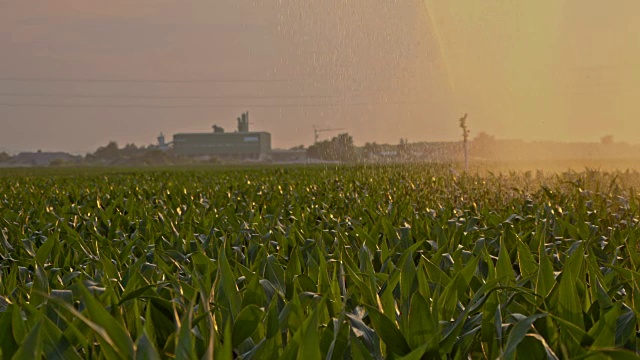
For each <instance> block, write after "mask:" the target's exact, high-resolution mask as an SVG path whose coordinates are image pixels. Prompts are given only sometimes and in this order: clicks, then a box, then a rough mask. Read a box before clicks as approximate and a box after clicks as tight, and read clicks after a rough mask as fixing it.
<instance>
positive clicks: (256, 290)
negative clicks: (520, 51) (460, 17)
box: [0, 165, 640, 360]
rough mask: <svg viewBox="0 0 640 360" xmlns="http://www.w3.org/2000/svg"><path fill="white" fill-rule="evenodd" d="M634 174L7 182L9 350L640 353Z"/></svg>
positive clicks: (2, 283) (477, 355)
mask: <svg viewBox="0 0 640 360" xmlns="http://www.w3.org/2000/svg"><path fill="white" fill-rule="evenodd" d="M639 179H640V178H638V174H637V173H635V172H626V173H625V172H601V171H594V170H585V171H582V172H565V173H560V174H548V175H545V174H541V173H539V174H537V175H536V174H531V173H524V172H511V173H490V172H484V173H477V174H476V173H462V174H455V173H453V172H452V171H450V170H449V168H447V167H444V166H440V167H438V166H426V165H420V166H400V165H397V166H373V167H360V166H353V167H336V166H332V167H321V166H318V167H289V168H275V167H274V168H271V167H265V168H249V169H243V168H218V169H173V170H172V169H168V170H162V169H156V170H144V171H132V170H122V171H120V170H118V171H115V170H91V171H89V172H85V173H81V172H79V171H77V170H75V171H71V170H64V169H62V170H55V171H51V170H14V171H12V172H6V173H5V174H3V175H0V231H1V234H0V266H1V268H0V355H1V356H0V357H1V358H2V359H40V358H46V359H84V358H95V359H133V358H135V359H174V358H175V359H210V358H215V359H235V358H239V359H297V358H304V359H305V360H315V359H484V358H487V359H496V358H504V359H545V358H546V359H561V358H562V359H587V358H588V359H608V358H610V359H636V358H638V355H637V354H638V351H639V349H640V342H639V338H638V335H637V334H638V316H639V315H640V272H639V271H640V269H639V267H640V252H639V246H640V244H639V239H640V230H639V224H638V218H639V216H640V214H639V210H640V209H639V204H638V200H639V199H640V198H639V195H638V191H637V190H636V189H638V186H639V185H640V180H639Z"/></svg>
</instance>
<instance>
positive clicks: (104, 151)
mask: <svg viewBox="0 0 640 360" xmlns="http://www.w3.org/2000/svg"><path fill="white" fill-rule="evenodd" d="M119 152H120V149H119V148H118V143H117V142H115V141H110V142H109V143H108V144H107V146H101V147H99V148H98V150H96V152H95V153H93V155H94V156H95V157H97V158H99V159H115V158H117V157H118V156H119Z"/></svg>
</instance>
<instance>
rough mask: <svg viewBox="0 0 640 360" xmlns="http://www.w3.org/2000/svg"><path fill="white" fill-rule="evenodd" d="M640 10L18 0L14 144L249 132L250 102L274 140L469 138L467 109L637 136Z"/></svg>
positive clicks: (1, 2) (2, 100)
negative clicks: (464, 130) (316, 136)
mask: <svg viewBox="0 0 640 360" xmlns="http://www.w3.org/2000/svg"><path fill="white" fill-rule="evenodd" d="M637 14H640V2H638V1H637V0H615V1H611V2H607V3H606V4H605V3H604V2H602V1H598V0H564V1H563V0H536V1H520V0H486V1H467V0H457V1H444V0H424V2H423V0H404V1H372V0H349V1H347V0H325V1H300V0H279V1H276V0H190V1H187V0H136V1H130V0H126V1H125V0H111V1H106V2H105V1H103V2H97V1H89V0H56V1H48V0H0V49H1V50H0V51H1V53H0V150H2V149H6V150H12V151H19V150H35V149H43V150H66V151H71V152H77V153H83V152H87V151H92V150H94V149H95V148H96V147H97V146H100V145H104V144H106V143H107V142H108V141H109V140H116V141H118V143H119V144H121V145H124V144H126V143H131V142H134V143H136V144H139V145H141V144H150V143H153V142H155V138H156V136H157V135H158V134H159V133H160V132H164V133H165V135H167V136H168V137H169V138H170V137H171V135H172V134H174V133H177V132H184V131H210V129H211V125H213V124H214V123H215V124H218V125H221V126H223V127H225V128H226V129H227V131H231V130H233V129H234V128H235V125H236V124H235V118H236V117H237V116H238V115H239V114H240V113H241V112H243V111H247V110H248V111H249V112H250V114H251V123H252V124H251V127H252V129H254V130H263V131H269V132H271V133H272V138H273V145H274V147H291V146H295V145H298V144H305V145H308V144H310V143H311V142H312V140H313V131H312V126H313V125H314V124H315V125H318V126H319V127H333V128H345V129H346V131H348V132H349V133H351V134H352V135H353V136H354V139H355V141H356V143H358V144H362V143H364V142H365V141H376V142H379V143H382V142H388V143H397V142H398V141H399V139H400V138H408V139H409V141H427V140H429V141H435V140H452V139H457V138H458V135H459V132H460V131H459V128H458V127H457V125H458V124H457V119H458V118H459V117H460V116H461V115H462V114H463V113H465V112H468V113H469V123H470V126H471V129H472V131H473V132H474V133H476V134H477V133H478V132H480V131H486V132H488V133H490V134H493V135H496V136H497V137H500V138H516V137H518V138H524V139H531V140H541V139H551V140H569V141H577V140H588V141H597V140H598V139H599V138H600V137H601V136H603V135H607V134H613V135H614V136H615V138H616V139H617V140H620V141H628V142H633V143H636V142H638V140H637V139H636V134H638V133H640V121H638V120H637V119H638V118H640V110H639V109H640V107H638V106H636V105H635V103H636V101H634V100H637V99H638V98H639V97H640V90H639V88H638V85H639V84H640V21H638V19H637V17H638V15H637ZM334 134H335V133H334ZM331 135H332V134H331V133H325V134H324V136H327V137H328V136H331ZM472 135H473V134H472Z"/></svg>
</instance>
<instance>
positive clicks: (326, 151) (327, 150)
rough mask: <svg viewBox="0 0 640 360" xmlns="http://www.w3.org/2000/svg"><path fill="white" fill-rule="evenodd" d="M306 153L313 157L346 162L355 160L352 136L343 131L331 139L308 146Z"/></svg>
mask: <svg viewBox="0 0 640 360" xmlns="http://www.w3.org/2000/svg"><path fill="white" fill-rule="evenodd" d="M307 154H308V155H309V157H310V158H314V159H321V160H331V161H345V162H348V161H354V160H355V158H356V149H355V146H354V145H353V137H351V135H349V134H348V133H343V134H339V135H338V136H336V137H334V138H333V139H331V141H329V140H325V141H321V142H318V143H315V144H313V145H311V146H309V149H307Z"/></svg>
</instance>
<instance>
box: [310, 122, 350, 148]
mask: <svg viewBox="0 0 640 360" xmlns="http://www.w3.org/2000/svg"><path fill="white" fill-rule="evenodd" d="M341 130H346V129H344V128H326V129H318V128H317V127H316V126H315V125H314V126H313V143H314V144H317V143H318V139H319V138H320V133H323V132H328V131H341Z"/></svg>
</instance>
